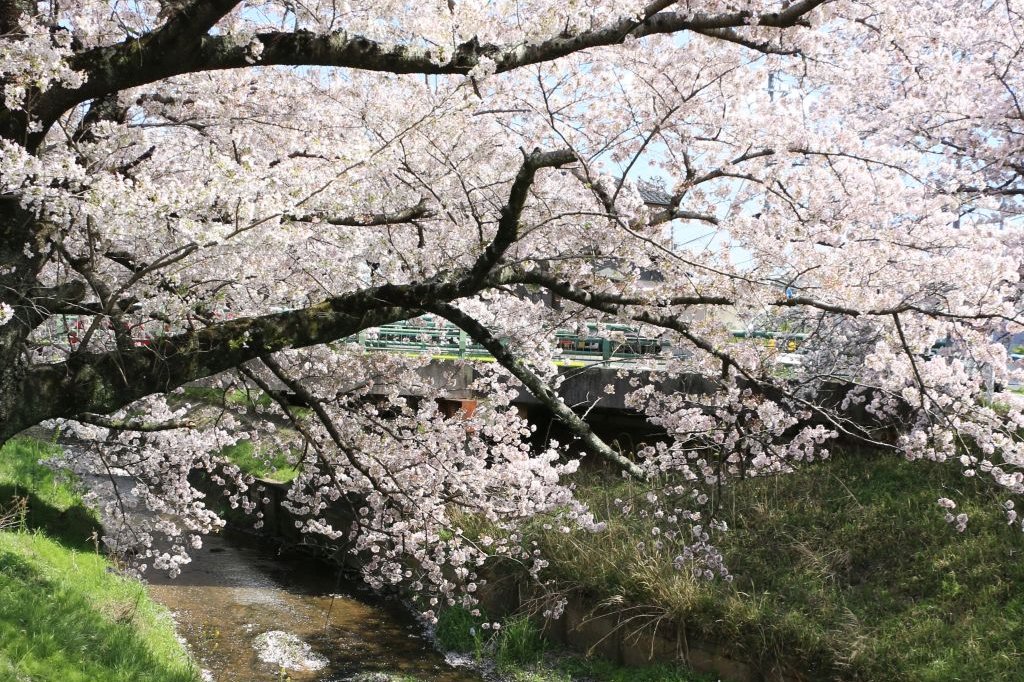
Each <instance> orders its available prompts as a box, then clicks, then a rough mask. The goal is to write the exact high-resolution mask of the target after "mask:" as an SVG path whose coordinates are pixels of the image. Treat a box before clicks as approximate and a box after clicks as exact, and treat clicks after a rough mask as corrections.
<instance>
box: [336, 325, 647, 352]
mask: <svg viewBox="0 0 1024 682" xmlns="http://www.w3.org/2000/svg"><path fill="white" fill-rule="evenodd" d="M420 319H422V318H420ZM591 328H592V329H593V330H594V331H595V333H594V334H588V335H579V334H575V333H573V332H570V331H565V330H559V331H557V332H556V333H555V343H556V344H557V345H558V347H559V348H560V349H561V350H562V353H563V354H564V355H568V356H572V357H577V358H585V359H593V360H602V361H606V362H607V361H612V360H620V361H621V360H636V359H638V358H641V357H645V356H656V355H660V354H661V353H662V352H663V351H664V350H665V349H666V348H667V345H666V344H665V342H664V340H662V339H656V338H650V337H642V336H640V335H639V334H638V333H637V331H636V330H635V329H633V328H631V327H628V326H626V325H615V324H609V325H604V328H605V330H607V331H609V332H612V333H616V332H617V333H620V334H621V336H622V338H619V339H613V338H610V337H607V336H600V335H597V334H596V331H597V326H596V325H591ZM355 340H356V341H358V343H359V344H360V345H361V346H363V347H364V348H366V349H367V350H381V351H388V352H393V353H402V352H405V353H423V352H434V353H437V354H440V355H442V356H452V357H456V358H470V359H474V358H476V359H489V358H490V357H491V354H490V353H489V352H488V351H487V349H486V348H484V347H483V346H481V345H480V344H478V343H476V342H474V341H473V339H471V338H470V337H469V335H467V334H466V332H464V331H462V330H461V329H459V328H458V327H456V326H454V325H451V324H447V323H446V324H436V323H429V322H428V323H422V324H417V323H416V321H413V322H400V323H396V324H388V325H384V326H382V327H378V328H377V329H376V330H372V331H365V332H360V333H359V334H358V335H357V336H356V338H355Z"/></svg>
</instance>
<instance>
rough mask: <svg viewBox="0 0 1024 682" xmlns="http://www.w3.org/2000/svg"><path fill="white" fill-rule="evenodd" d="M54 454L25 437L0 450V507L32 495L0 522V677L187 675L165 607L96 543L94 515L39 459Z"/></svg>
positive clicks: (148, 679)
mask: <svg viewBox="0 0 1024 682" xmlns="http://www.w3.org/2000/svg"><path fill="white" fill-rule="evenodd" d="M52 454H54V450H53V448H51V447H49V446H47V445H45V444H42V443H39V442H37V441H30V440H26V439H19V440H14V441H11V442H9V443H7V444H6V445H5V446H4V448H3V449H2V450H0V507H3V508H5V509H12V508H14V507H15V506H16V505H15V504H14V503H13V501H12V498H15V497H25V496H27V497H28V498H29V504H28V506H27V509H26V512H25V513H24V514H21V513H16V514H15V515H14V516H15V527H14V528H8V529H7V530H4V531H0V680H19V681H20V680H32V682H49V681H53V682H87V681H88V682H93V681H96V682H106V681H111V682H120V681H124V682H128V681H132V682H135V681H138V682H194V681H195V680H197V679H198V674H197V671H196V670H195V667H194V666H193V665H192V663H191V662H190V661H189V660H188V657H187V656H186V654H185V652H184V650H183V649H182V647H181V645H180V644H179V642H178V641H177V639H176V638H175V635H174V627H173V623H172V622H171V620H170V616H169V614H168V613H167V612H166V610H164V609H163V608H162V607H160V606H158V605H156V604H155V603H153V602H152V601H150V600H149V598H148V596H147V595H146V591H145V588H144V587H143V586H142V585H141V584H140V583H138V582H136V581H133V580H129V579H126V578H123V577H120V576H118V575H117V574H116V573H114V572H113V571H112V566H111V564H110V563H109V562H108V561H107V560H106V559H105V558H104V557H102V556H101V555H99V554H97V553H96V552H95V546H94V544H93V541H92V539H91V538H92V537H93V532H94V531H97V530H98V526H97V524H96V519H95V517H94V516H93V515H92V514H91V513H89V512H88V511H87V510H86V509H85V507H84V506H83V505H82V501H81V498H80V497H79V496H78V494H77V493H76V491H75V489H74V487H73V485H72V484H71V482H70V481H61V480H59V479H58V478H56V477H55V476H54V475H53V473H52V472H51V471H50V470H49V469H47V468H46V467H43V466H41V465H39V464H38V460H39V459H41V458H45V457H47V456H50V455H52Z"/></svg>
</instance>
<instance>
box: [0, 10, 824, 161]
mask: <svg viewBox="0 0 1024 682" xmlns="http://www.w3.org/2000/svg"><path fill="white" fill-rule="evenodd" d="M829 1H830V0H802V1H801V2H795V3H793V4H791V5H790V6H789V7H788V8H786V9H785V10H783V11H781V12H768V13H762V14H755V13H752V12H750V11H749V10H742V11H738V12H725V13H722V14H715V15H705V14H681V13H676V12H665V11H662V10H664V9H666V8H667V7H669V6H671V5H672V4H673V3H671V2H665V1H664V0H659V1H657V2H653V3H651V4H650V5H648V6H647V8H646V9H645V11H644V13H643V14H642V15H641V16H640V17H639V20H638V19H637V18H627V19H621V20H619V21H616V22H614V23H612V24H609V25H607V26H604V27H602V28H597V29H593V30H590V31H583V32H581V33H578V34H575V35H568V36H566V35H559V36H555V37H552V38H548V39H547V40H543V41H540V42H537V43H523V44H519V45H493V44H483V45H481V44H480V43H479V42H478V41H477V39H476V38H473V39H472V40H470V41H467V42H465V43H462V44H461V45H459V46H457V47H456V49H455V50H454V52H453V54H452V56H451V57H449V58H448V59H442V58H441V55H440V54H439V53H437V52H435V51H432V50H431V49H429V48H422V47H418V46H415V47H414V46H413V45H411V44H405V45H384V44H382V43H379V42H377V41H375V40H372V39H370V38H367V37H365V36H361V35H357V34H350V33H348V32H347V31H337V32H334V33H330V34H326V35H323V34H315V33H310V32H282V31H268V32H263V33H259V34H256V36H255V37H254V38H253V40H255V41H258V42H259V44H260V47H261V48H262V51H261V52H260V53H259V54H258V55H257V54H256V53H255V52H254V51H253V49H252V45H253V43H250V44H247V45H243V44H240V43H239V41H238V40H237V38H235V37H234V36H231V35H207V31H208V30H209V28H210V27H212V26H213V25H214V24H215V23H216V22H217V21H219V19H220V18H221V17H223V16H224V15H225V14H227V13H228V12H229V11H230V10H231V9H232V8H233V7H234V6H235V5H236V4H237V2H236V1H235V0H209V1H207V2H195V3H193V4H192V5H190V6H189V7H188V8H187V9H185V10H182V11H180V12H177V13H175V14H174V15H173V16H172V17H171V19H170V20H169V21H168V22H167V23H166V24H165V25H164V26H163V27H161V28H160V29H158V30H156V31H154V32H152V33H149V34H146V35H144V36H142V37H140V38H135V39H131V40H127V41H124V42H121V43H117V44H115V45H108V46H102V47H96V48H92V49H89V50H86V51H84V52H82V53H80V54H78V55H76V56H75V57H73V58H72V59H71V60H69V61H70V66H71V67H72V68H73V69H75V70H76V71H81V72H83V73H84V74H85V76H86V78H85V82H84V83H83V84H82V85H80V86H78V87H76V88H65V87H63V86H57V87H54V88H52V89H51V90H49V91H47V92H45V93H42V95H41V96H40V98H39V99H38V101H37V104H36V109H35V112H34V113H35V115H36V116H38V117H39V119H40V120H41V121H42V122H43V130H42V131H41V132H38V133H34V134H33V135H31V136H30V137H29V142H30V145H29V146H30V147H32V148H34V147H36V146H37V145H38V144H39V143H40V142H41V141H42V139H43V135H44V134H45V131H46V130H47V129H49V127H50V126H51V125H53V123H54V121H56V120H57V118H58V117H59V116H60V115H61V114H62V113H64V112H65V111H67V110H68V109H70V108H71V107H73V106H75V105H77V104H80V103H82V102H85V101H87V100H90V99H94V98H97V97H102V96H104V95H107V94H110V93H113V92H117V91H120V90H125V89H128V88H133V87H137V86H140V85H144V84H146V83H152V82H154V81H158V80H163V79H165V78H170V77H172V76H177V75H181V74H185V73H194V72H199V71H216V70H223V69H238V68H246V67H250V66H253V65H254V64H259V65H263V66H271V65H286V66H334V67H347V68H354V69H363V70H368V71H384V72H389V73H423V74H452V75H466V74H468V73H469V72H470V71H471V70H472V69H473V68H474V67H476V66H477V65H479V64H480V62H481V60H482V59H484V58H487V59H490V60H493V61H494V62H495V64H496V70H497V72H498V73H503V72H506V71H512V70H515V69H518V68H521V67H523V66H528V65H531V64H538V63H542V62H548V61H552V60H555V59H559V58H561V57H564V56H567V55H569V54H572V53H575V52H579V51H581V50H587V49H592V48H595V47H602V46H608V45H617V44H619V43H622V42H623V41H625V40H626V39H627V38H628V37H632V38H643V37H645V36H649V35H655V34H663V33H677V32H681V31H694V32H699V33H703V34H705V35H711V36H712V37H717V38H721V39H726V40H730V41H731V42H740V43H741V44H744V45H746V46H747V47H753V48H755V49H759V48H757V47H756V44H755V43H754V42H753V41H746V40H745V39H744V38H743V37H742V36H740V35H739V34H736V33H735V30H738V29H743V28H745V27H749V26H762V27H772V28H789V27H792V26H796V25H798V24H802V23H806V16H807V14H809V13H810V12H811V11H813V10H814V9H815V8H816V7H818V6H819V5H822V4H824V3H826V2H829ZM726 30H733V32H732V33H729V34H727V35H723V34H722V32H723V31H726ZM10 134H11V131H5V135H7V136H10Z"/></svg>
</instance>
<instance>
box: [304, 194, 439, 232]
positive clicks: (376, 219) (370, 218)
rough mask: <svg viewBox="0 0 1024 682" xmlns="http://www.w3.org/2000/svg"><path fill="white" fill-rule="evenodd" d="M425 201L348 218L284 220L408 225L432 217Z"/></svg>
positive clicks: (342, 224)
mask: <svg viewBox="0 0 1024 682" xmlns="http://www.w3.org/2000/svg"><path fill="white" fill-rule="evenodd" d="M433 215H434V214H433V212H432V211H431V210H430V205H429V203H428V202H427V200H426V199H425V198H424V199H420V201H419V203H417V204H416V205H415V206H410V207H409V208H405V209H402V210H400V211H392V212H390V213H389V212H387V211H384V212H381V213H363V214H353V215H348V216H327V215H323V214H320V213H307V214H303V215H286V216H285V217H284V218H285V220H291V221H294V222H298V223H322V224H324V225H337V226H339V227H376V226H380V225H399V224H401V223H409V222H412V221H413V220H416V219H417V218H429V217H431V216H433Z"/></svg>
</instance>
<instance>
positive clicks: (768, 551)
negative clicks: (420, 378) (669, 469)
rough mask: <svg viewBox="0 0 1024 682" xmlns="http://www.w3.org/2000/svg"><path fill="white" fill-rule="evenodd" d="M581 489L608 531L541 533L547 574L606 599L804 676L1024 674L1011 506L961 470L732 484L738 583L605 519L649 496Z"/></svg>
mask: <svg viewBox="0 0 1024 682" xmlns="http://www.w3.org/2000/svg"><path fill="white" fill-rule="evenodd" d="M580 488H581V489H580V495H581V497H583V498H586V499H588V500H589V501H590V502H591V503H592V506H593V508H594V509H595V510H596V511H598V512H599V515H602V514H603V515H605V516H609V518H610V519H611V521H610V524H609V530H608V532H606V533H602V534H598V535H584V534H571V535H568V536H566V535H561V534H559V533H557V532H545V531H544V530H543V529H542V528H540V527H539V526H538V527H536V528H534V529H533V531H532V535H533V536H534V537H535V538H536V539H538V540H539V541H540V542H541V544H542V545H543V548H544V552H545V555H546V557H547V558H548V559H549V560H550V561H551V570H552V572H553V575H556V576H557V577H558V578H560V579H561V580H562V581H564V583H565V584H567V585H574V586H577V587H579V588H581V589H583V590H584V591H586V592H589V593H591V594H592V595H594V596H596V597H598V598H607V597H610V596H620V597H622V598H623V599H624V600H625V601H626V602H629V603H633V604H652V605H655V606H656V607H657V609H659V610H661V611H662V612H663V613H664V614H665V615H667V616H669V617H672V618H675V619H678V620H679V621H682V622H685V623H686V625H687V629H688V631H689V632H690V633H691V636H698V637H704V638H707V639H709V640H714V641H717V642H723V643H725V644H724V646H725V647H727V648H731V649H732V650H733V651H735V652H736V653H737V654H738V655H739V656H741V657H743V658H745V659H747V660H754V661H759V662H761V664H762V665H763V666H764V668H765V669H768V668H769V667H770V666H771V664H772V662H773V661H776V660H779V661H783V662H786V663H789V664H790V665H791V666H792V667H793V669H795V670H799V671H801V672H803V673H804V674H807V675H809V677H810V678H811V679H833V678H844V679H863V680H879V679H885V680H934V681H936V682H938V681H940V680H941V681H942V682H949V681H951V680H972V681H973V680H986V681H989V680H1018V679H1021V677H1022V675H1024V673H1021V667H1020V666H1021V665H1022V664H1024V660H1022V653H1021V649H1022V648H1024V644H1022V642H1024V562H1022V561H1021V558H1022V557H1024V535H1022V533H1021V531H1020V529H1019V527H1018V529H1017V530H1013V529H1012V528H1010V527H1008V526H1007V525H1006V523H1005V521H1004V518H1003V515H1002V514H1001V512H1000V510H999V508H998V504H999V501H1000V499H1002V498H999V497H997V496H996V495H995V493H994V492H993V491H992V490H991V489H990V487H988V486H986V485H984V484H983V483H982V482H979V481H976V480H973V479H965V478H964V477H963V476H962V475H961V474H960V473H959V472H958V471H957V470H956V469H955V468H951V467H943V466H938V465H934V464H930V463H907V462H903V461H900V460H898V459H895V458H893V457H891V456H881V455H877V454H874V453H862V452H850V453H846V454H845V455H843V456H841V457H837V458H836V459H835V460H834V461H831V462H829V463H826V464H824V465H820V466H813V467H808V468H807V469H806V470H805V471H803V472H800V473H797V474H794V475H791V476H783V477H778V478H773V479H765V480H752V481H746V482H743V483H741V484H739V485H737V486H735V487H734V488H733V489H731V490H730V491H728V492H727V493H726V495H725V496H724V498H723V500H722V509H723V512H724V514H723V515H724V518H726V519H727V520H728V521H729V525H730V527H731V528H732V529H733V530H732V532H731V533H729V534H728V535H727V536H726V537H725V538H724V539H723V541H722V543H723V544H722V547H723V549H724V551H725V554H726V556H727V561H728V564H729V566H730V567H731V569H732V570H733V573H734V575H735V577H736V579H735V582H734V583H733V584H732V585H729V584H726V583H723V582H716V583H703V582H701V583H695V582H693V581H692V580H691V579H689V578H688V577H686V576H685V575H683V574H681V573H679V572H677V571H675V570H674V569H672V568H671V557H669V556H661V555H660V554H659V552H658V551H656V550H654V549H653V548H652V547H651V533H650V527H651V525H652V522H651V520H650V519H640V518H635V517H634V518H630V519H626V520H623V519H621V518H616V517H614V516H612V515H609V514H607V510H609V509H610V508H611V501H612V500H613V499H615V498H616V497H621V498H627V497H628V496H630V495H638V494H642V493H643V488H642V487H640V486H638V485H636V484H631V483H629V482H624V481H621V479H618V480H616V479H609V478H607V477H597V476H592V477H591V478H589V479H584V481H583V482H582V483H581V486H580ZM940 496H945V497H950V498H953V499H954V500H956V501H957V502H958V503H959V505H960V510H963V511H966V512H968V513H969V514H970V515H971V521H970V523H969V524H968V529H967V531H966V532H964V533H963V534H957V533H956V532H955V531H953V530H952V529H951V528H950V527H949V526H947V525H946V523H945V522H944V521H943V519H942V514H941V512H940V509H939V508H938V506H937V505H936V499H937V498H938V497H940ZM639 542H644V548H643V549H639V550H638V549H637V544H638V543H639Z"/></svg>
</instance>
